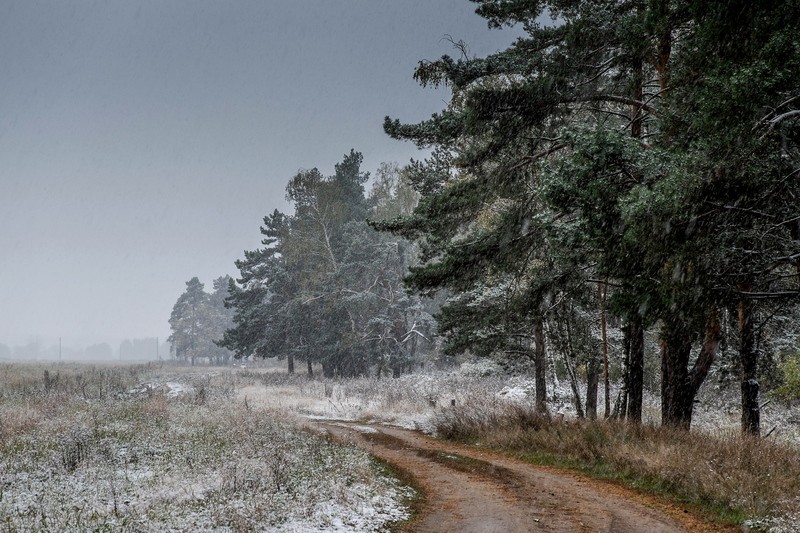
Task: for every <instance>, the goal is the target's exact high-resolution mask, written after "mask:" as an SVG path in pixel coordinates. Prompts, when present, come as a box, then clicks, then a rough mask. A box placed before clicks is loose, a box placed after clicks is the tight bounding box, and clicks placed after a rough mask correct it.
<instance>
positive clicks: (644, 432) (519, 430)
mask: <svg viewBox="0 0 800 533" xmlns="http://www.w3.org/2000/svg"><path fill="white" fill-rule="evenodd" d="M434 425H435V427H436V430H437V432H438V433H439V434H440V435H441V436H443V437H446V438H449V439H455V440H460V441H468V442H480V443H481V444H483V445H486V446H489V447H493V448H498V449H502V450H505V451H509V452H512V453H514V454H517V455H520V456H522V457H524V458H527V459H529V460H532V461H535V462H540V463H546V464H554V465H559V466H568V467H571V468H577V469H579V470H582V471H584V472H588V473H591V474H595V475H598V476H599V477H605V478H612V479H616V480H620V481H623V482H625V483H627V484H629V485H632V486H634V487H641V488H645V489H647V490H651V491H656V492H660V493H665V494H669V495H671V496H673V497H675V498H676V499H678V500H679V501H684V502H690V503H693V504H698V505H700V506H702V507H704V508H706V510H708V511H711V512H714V513H716V514H719V515H722V516H724V517H727V518H729V519H732V520H738V521H744V520H745V519H750V520H751V523H762V524H767V525H769V524H771V523H774V524H780V527H779V528H777V529H775V530H776V531H795V530H800V523H798V522H797V520H798V518H800V450H798V449H797V448H796V447H793V446H791V445H787V444H782V443H776V442H773V441H771V440H770V439H766V438H755V437H751V436H744V435H741V434H739V433H717V434H710V433H703V432H699V431H691V432H687V431H682V430H675V429H669V428H662V427H656V426H650V425H645V426H634V425H629V424H625V423H622V422H618V421H581V420H563V419H551V418H550V417H548V416H544V415H539V414H536V413H535V412H533V410H532V409H531V408H530V407H528V406H522V405H515V404H503V403H497V402H494V401H489V402H486V401H484V402H481V401H480V400H478V399H473V400H472V401H470V402H468V403H464V404H461V405H459V406H456V407H453V408H452V409H446V410H441V411H439V412H438V413H437V415H436V416H435V418H434ZM781 528H782V529H781Z"/></svg>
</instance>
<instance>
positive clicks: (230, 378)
mask: <svg viewBox="0 0 800 533" xmlns="http://www.w3.org/2000/svg"><path fill="white" fill-rule="evenodd" d="M252 379H253V377H252V376H248V375H242V376H239V375H238V373H233V372H230V371H215V372H214V373H211V372H208V371H206V372H195V371H191V370H190V371H188V372H184V371H183V370H182V369H175V368H169V367H160V366H157V365H151V366H139V367H126V366H121V365H120V366H108V367H98V366H88V365H6V366H5V367H3V368H2V373H0V530H2V531H89V530H92V531H94V530H97V531H100V530H102V531H164V530H184V531H207V530H224V531H254V530H265V529H270V530H275V531H279V530H281V528H284V527H286V528H289V529H291V530H311V529H323V530H324V529H329V528H331V527H333V526H335V524H337V523H339V522H341V521H344V522H345V523H347V524H352V525H353V529H354V530H367V529H374V528H376V527H378V526H379V525H380V524H381V523H384V524H385V523H388V522H391V521H393V520H402V519H404V518H405V517H406V513H405V512H404V510H403V509H402V508H401V507H399V506H398V505H397V501H398V500H400V499H402V497H403V491H402V490H400V489H398V487H397V485H396V483H395V482H393V481H391V480H390V479H388V478H387V477H386V476H385V475H383V474H382V473H381V472H382V469H381V467H380V466H378V465H376V464H375V463H374V462H373V461H372V460H371V459H370V458H369V456H368V455H367V454H366V453H364V452H362V451H360V450H358V449H355V448H353V447H351V446H342V445H339V444H337V443H333V442H330V441H329V440H327V439H326V438H324V437H320V436H317V435H314V434H311V433H308V432H305V431H302V430H300V429H298V427H297V426H296V424H295V419H294V418H293V416H292V415H291V414H290V413H287V412H285V411H276V410H274V409H266V408H261V407H259V406H245V405H243V404H242V403H240V402H238V401H236V399H235V398H236V390H237V388H239V387H241V386H243V385H244V384H247V383H250V382H252ZM365 509H367V512H365V511H364V510H365Z"/></svg>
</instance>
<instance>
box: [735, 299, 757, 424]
mask: <svg viewBox="0 0 800 533" xmlns="http://www.w3.org/2000/svg"><path fill="white" fill-rule="evenodd" d="M739 290H741V291H749V290H750V286H749V285H743V286H740V287H739ZM738 308H739V309H738V310H739V359H740V362H741V365H742V432H744V433H749V434H751V435H758V434H759V433H760V432H761V412H760V408H759V405H758V388H759V386H758V375H757V372H758V351H757V350H756V347H755V334H754V331H753V309H752V303H751V302H750V301H748V300H747V299H745V298H744V297H743V298H742V299H740V300H739V306H738Z"/></svg>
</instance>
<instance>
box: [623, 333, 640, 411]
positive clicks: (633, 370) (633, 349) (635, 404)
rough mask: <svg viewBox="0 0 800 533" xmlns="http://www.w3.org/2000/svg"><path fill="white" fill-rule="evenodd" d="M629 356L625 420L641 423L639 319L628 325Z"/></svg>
mask: <svg viewBox="0 0 800 533" xmlns="http://www.w3.org/2000/svg"><path fill="white" fill-rule="evenodd" d="M628 327H629V331H630V333H629V335H630V355H629V359H628V391H627V392H628V401H627V412H626V416H625V418H626V419H627V420H628V421H629V422H633V423H634V424H641V423H642V391H643V390H644V327H642V320H641V318H639V317H635V318H633V319H631V321H630V322H629V323H628Z"/></svg>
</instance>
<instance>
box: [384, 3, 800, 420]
mask: <svg viewBox="0 0 800 533" xmlns="http://www.w3.org/2000/svg"><path fill="white" fill-rule="evenodd" d="M473 1H475V2H476V3H477V4H478V8H477V12H478V13H479V14H480V15H482V16H484V17H486V18H487V20H488V23H489V25H490V26H492V27H497V28H500V27H502V26H506V25H515V24H521V25H522V26H523V28H524V30H525V36H524V37H522V38H520V39H518V40H517V41H516V42H515V43H514V44H513V45H512V46H511V47H509V48H508V49H507V50H503V51H500V52H497V53H495V54H492V55H490V56H487V57H485V58H471V57H469V56H468V55H467V54H466V53H465V52H466V49H465V47H463V46H462V47H461V48H460V49H461V52H462V57H461V58H460V59H453V58H451V57H448V56H445V57H443V58H441V59H440V60H437V61H433V62H422V63H420V65H419V67H418V69H417V71H416V73H415V78H416V79H417V80H418V81H419V82H420V83H421V84H422V85H447V86H448V87H450V88H451V89H452V98H451V100H450V102H449V104H448V105H447V107H446V108H445V109H444V110H443V111H442V112H440V113H438V114H435V115H433V116H432V117H431V118H430V119H429V120H426V121H423V122H421V123H418V124H402V123H401V122H400V121H399V120H396V119H395V120H392V119H390V118H388V117H387V118H386V121H385V123H384V128H385V130H386V132H387V133H388V134H389V135H391V136H393V137H395V138H398V139H405V140H411V141H413V142H415V143H417V144H418V145H420V146H432V147H434V153H433V156H432V157H431V158H429V159H428V160H426V161H424V162H417V163H413V164H412V166H411V169H412V176H413V177H412V179H411V183H412V184H413V185H414V187H415V189H416V190H417V191H418V192H419V193H420V194H421V195H422V196H421V200H420V203H419V206H418V207H417V209H416V210H415V211H414V213H413V214H411V215H410V216H407V217H404V218H401V219H397V220H394V221H392V222H391V223H385V224H383V225H381V227H382V229H386V230H390V231H392V232H395V233H397V234H399V235H403V236H406V237H408V238H412V239H416V240H418V241H419V242H420V246H421V252H422V253H421V259H422V263H421V264H420V265H418V266H416V267H414V268H412V269H411V273H410V275H409V277H408V282H409V283H410V284H411V285H412V286H413V287H414V288H416V289H417V290H419V291H423V292H431V291H436V290H439V289H448V290H450V291H452V293H453V294H454V296H453V298H452V299H451V300H450V301H449V302H448V304H447V306H445V308H443V309H442V312H441V324H440V326H441V330H442V332H443V333H445V334H446V343H447V347H448V349H449V350H451V351H455V352H459V351H464V350H471V351H475V352H477V353H485V354H489V353H498V352H500V353H502V352H509V351H514V350H519V347H520V344H521V339H527V341H525V342H527V348H528V349H529V350H530V348H531V346H537V345H540V344H541V343H537V342H532V340H533V339H535V338H536V337H537V335H535V333H536V332H537V331H540V330H541V324H542V321H543V320H544V319H551V318H552V317H554V316H555V315H556V314H558V313H559V309H560V308H561V307H562V306H563V305H567V307H568V308H569V309H573V310H574V309H576V306H577V307H580V308H583V309H586V310H587V311H591V312H592V313H597V315H598V316H601V317H603V318H601V321H602V322H603V323H605V313H606V307H605V306H606V303H605V297H603V298H597V299H596V300H595V301H592V300H591V299H586V297H585V294H586V292H587V291H586V286H587V284H600V285H601V286H602V287H604V288H603V289H602V290H601V291H599V293H600V294H605V292H604V291H608V292H609V298H608V310H609V312H611V313H612V314H613V315H616V317H618V318H619V319H620V320H623V321H625V322H626V323H627V325H626V326H625V329H626V331H628V334H629V337H630V339H629V342H628V346H629V349H628V357H627V358H626V361H627V372H626V377H625V387H626V389H627V393H628V397H627V399H626V401H625V402H624V403H625V404H626V405H627V407H626V411H627V415H628V417H629V418H631V419H632V420H634V421H636V420H637V419H639V418H640V416H641V387H642V383H641V380H642V377H641V376H642V374H643V369H642V364H643V360H644V358H643V354H642V353H641V349H642V346H643V341H642V338H643V332H644V328H646V327H649V326H657V327H658V328H659V330H660V336H661V346H662V353H661V360H662V364H661V386H662V421H663V423H664V424H667V425H674V426H679V427H686V428H688V427H689V424H690V423H691V417H692V406H693V401H694V396H695V394H696V393H697V390H698V388H699V387H700V385H701V384H702V383H703V381H704V379H705V378H706V376H707V374H708V372H709V370H710V368H711V365H712V363H713V361H714V359H715V357H716V355H717V352H718V351H719V345H720V341H721V328H720V316H721V315H722V314H724V313H726V312H727V311H728V310H729V309H734V308H735V310H736V311H735V312H736V314H737V316H738V330H739V331H738V338H739V345H740V346H739V352H740V358H739V359H740V361H739V364H740V369H741V376H742V399H743V415H742V423H743V428H744V429H745V430H746V431H749V432H752V433H757V432H758V431H759V422H758V400H757V398H758V381H757V375H756V372H757V364H758V353H759V352H758V347H757V345H756V339H755V333H754V324H755V322H756V320H757V317H759V316H760V315H761V314H765V315H766V316H769V315H770V314H771V313H773V312H774V310H775V309H776V308H777V306H786V305H795V304H796V302H797V301H798V294H799V293H798V289H800V287H798V281H799V280H798V277H797V276H798V272H797V270H798V267H800V259H798V257H800V251H798V250H800V240H799V239H800V225H798V224H800V220H798V215H797V213H798V209H797V198H798V197H799V196H800V179H798V171H800V168H799V167H798V163H800V154H799V153H798V142H797V141H798V124H800V123H799V122H798V120H797V119H798V118H800V110H798V107H797V106H798V104H799V103H800V94H798V92H797V83H796V80H797V79H798V77H800V23H799V22H800V21H798V17H800V8H799V7H800V6H798V3H797V2H796V1H790V2H784V3H780V4H779V5H778V4H772V3H758V2H743V1H742V2H734V3H733V4H731V2H727V1H726V2H722V1H713V0H702V1H688V2H687V1H670V0H658V1H643V0H642V1H633V2H624V3H619V2H617V1H612V0H601V1H592V2H584V1H580V2H574V1H571V0H570V1H560V0H556V1H550V2H538V1H524V0H473ZM548 14H549V15H550V16H552V17H553V21H552V22H551V23H549V24H547V23H543V22H542V21H543V20H544V16H545V15H548ZM570 313H572V315H574V311H571V312H570ZM570 313H567V315H563V316H568V315H570ZM562 314H563V313H562ZM562 326H563V324H562ZM549 336H550V337H551V338H557V337H558V335H553V334H550V335H549ZM522 345H523V347H525V346H524V345H525V343H524V342H523V343H522ZM522 351H524V350H522ZM590 351H591V350H590ZM695 354H696V355H695ZM542 361H543V359H542ZM592 361H594V358H590V359H588V360H587V366H586V369H587V370H589V369H590V366H591V365H590V363H592ZM592 364H593V363H592ZM543 372H544V369H543V368H541V365H540V366H539V367H538V368H537V374H543ZM589 374H590V382H591V372H589ZM543 385H544V382H543V380H542V386H543ZM542 396H543V394H542ZM606 414H609V413H608V408H607V411H606Z"/></svg>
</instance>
